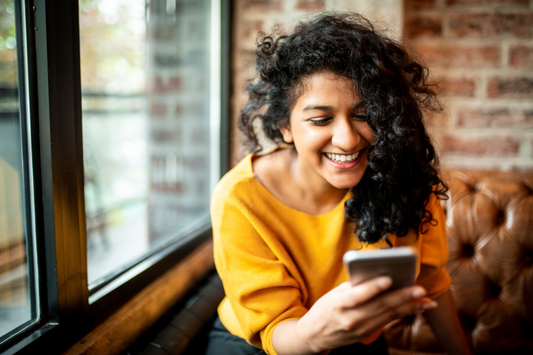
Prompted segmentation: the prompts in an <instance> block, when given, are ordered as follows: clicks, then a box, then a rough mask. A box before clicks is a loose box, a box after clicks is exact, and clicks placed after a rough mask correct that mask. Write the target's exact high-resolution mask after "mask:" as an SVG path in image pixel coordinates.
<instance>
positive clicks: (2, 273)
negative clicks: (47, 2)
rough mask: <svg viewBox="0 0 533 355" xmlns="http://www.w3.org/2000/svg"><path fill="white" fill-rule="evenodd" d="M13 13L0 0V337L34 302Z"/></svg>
mask: <svg viewBox="0 0 533 355" xmlns="http://www.w3.org/2000/svg"><path fill="white" fill-rule="evenodd" d="M17 17H19V18H20V7H18V4H16V2H14V1H12V0H11V1H6V0H0V319H1V321H0V341H2V339H7V338H9V337H10V336H12V335H14V334H17V333H18V332H20V331H21V330H22V329H24V328H25V326H26V325H27V324H30V323H32V322H33V321H34V320H35V319H36V317H37V315H36V311H37V310H36V306H37V304H38V298H37V296H36V288H35V284H34V283H33V280H34V279H35V278H34V277H33V270H34V262H35V258H34V257H33V255H32V253H33V250H34V248H33V245H34V239H33V238H34V233H33V221H34V219H33V209H32V204H33V201H32V195H33V191H32V185H31V183H30V181H31V178H32V172H31V169H29V168H30V166H31V159H32V157H31V154H29V153H28V152H29V148H30V147H29V146H28V144H29V140H28V130H27V129H28V123H29V122H28V115H27V113H28V112H27V110H26V108H27V107H26V104H27V100H26V99H27V92H26V85H25V81H26V80H25V79H26V72H25V66H24V64H25V63H24V57H25V53H24V41H23V34H22V33H21V26H16V25H17V21H16V18H17Z"/></svg>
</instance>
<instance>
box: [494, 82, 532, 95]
mask: <svg viewBox="0 0 533 355" xmlns="http://www.w3.org/2000/svg"><path fill="white" fill-rule="evenodd" d="M487 94H488V96H489V97H492V98H495V97H502V98H531V96H532V95H533V78H511V79H503V78H492V79H490V80H489V84H488V87H487Z"/></svg>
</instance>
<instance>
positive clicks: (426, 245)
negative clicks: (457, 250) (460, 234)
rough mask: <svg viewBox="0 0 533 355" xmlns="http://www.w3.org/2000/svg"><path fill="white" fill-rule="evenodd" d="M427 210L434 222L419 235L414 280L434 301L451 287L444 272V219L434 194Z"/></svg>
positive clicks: (445, 254)
mask: <svg viewBox="0 0 533 355" xmlns="http://www.w3.org/2000/svg"><path fill="white" fill-rule="evenodd" d="M426 207H427V210H428V211H429V212H430V213H431V214H432V215H433V219H434V220H435V221H436V222H437V223H436V224H435V221H433V222H431V223H430V224H429V223H428V224H425V225H424V229H427V232H426V233H424V234H422V233H420V235H419V238H421V239H422V240H421V247H420V274H419V275H418V278H417V280H416V283H417V284H418V285H421V286H423V287H424V288H425V289H426V291H427V294H428V297H430V298H432V299H435V298H437V297H438V296H440V295H442V294H443V293H445V292H446V291H447V290H448V289H449V288H450V285H451V278H450V276H449V275H448V272H447V271H446V262H447V261H448V245H447V241H446V218H445V216H444V210H443V208H442V206H441V204H440V201H439V200H438V199H437V198H436V196H435V194H431V198H430V200H429V202H428V204H427V205H426Z"/></svg>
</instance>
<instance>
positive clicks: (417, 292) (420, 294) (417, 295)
mask: <svg viewBox="0 0 533 355" xmlns="http://www.w3.org/2000/svg"><path fill="white" fill-rule="evenodd" d="M425 295H426V290H424V289H423V288H417V289H415V290H414V291H413V297H414V298H420V297H423V296H425Z"/></svg>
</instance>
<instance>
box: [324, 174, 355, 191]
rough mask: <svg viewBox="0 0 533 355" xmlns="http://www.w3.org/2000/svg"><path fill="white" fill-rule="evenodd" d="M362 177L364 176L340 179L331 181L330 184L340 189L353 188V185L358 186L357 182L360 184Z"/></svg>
mask: <svg viewBox="0 0 533 355" xmlns="http://www.w3.org/2000/svg"><path fill="white" fill-rule="evenodd" d="M361 178H362V176H361V177H360V178H358V179H350V180H349V181H347V180H345V179H343V180H340V181H330V184H331V185H332V186H333V187H335V188H337V189H339V190H345V189H351V188H352V187H355V186H357V184H359V182H360V181H361Z"/></svg>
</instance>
